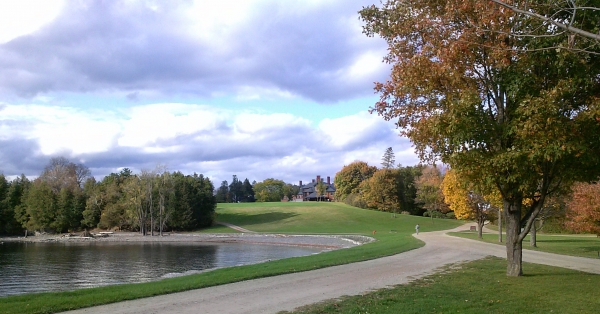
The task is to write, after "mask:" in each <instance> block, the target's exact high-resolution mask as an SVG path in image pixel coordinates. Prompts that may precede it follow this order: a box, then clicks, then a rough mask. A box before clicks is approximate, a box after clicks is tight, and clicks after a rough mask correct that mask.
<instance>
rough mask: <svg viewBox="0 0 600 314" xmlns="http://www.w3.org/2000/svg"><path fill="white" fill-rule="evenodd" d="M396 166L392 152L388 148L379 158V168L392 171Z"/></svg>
mask: <svg viewBox="0 0 600 314" xmlns="http://www.w3.org/2000/svg"><path fill="white" fill-rule="evenodd" d="M395 165H396V158H395V157H394V150H393V149H392V148H391V147H388V148H387V149H386V150H385V153H384V154H383V157H382V158H381V167H382V168H383V169H392V168H394V167H395Z"/></svg>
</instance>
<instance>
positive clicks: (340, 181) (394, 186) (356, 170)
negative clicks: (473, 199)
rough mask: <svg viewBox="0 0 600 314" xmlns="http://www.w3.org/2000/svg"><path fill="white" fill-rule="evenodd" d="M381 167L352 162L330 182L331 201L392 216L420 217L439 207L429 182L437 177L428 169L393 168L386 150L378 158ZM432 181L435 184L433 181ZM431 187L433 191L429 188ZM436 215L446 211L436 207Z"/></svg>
mask: <svg viewBox="0 0 600 314" xmlns="http://www.w3.org/2000/svg"><path fill="white" fill-rule="evenodd" d="M381 165H382V167H381V168H377V167H376V166H370V165H369V164H368V163H366V162H364V161H355V162H352V163H351V164H349V165H346V166H344V167H343V168H342V169H341V170H340V171H339V172H338V173H337V174H336V175H335V179H334V183H335V188H336V193H335V198H336V200H338V201H341V202H345V203H346V204H349V205H352V206H355V207H360V208H370V209H376V210H381V211H387V212H392V213H407V214H411V215H419V216H420V215H423V213H424V212H426V211H427V210H428V209H429V208H434V207H435V206H436V205H440V204H443V200H442V202H439V201H438V199H437V198H436V197H435V196H436V195H438V194H440V193H438V189H439V185H438V186H437V188H438V189H436V188H435V182H432V180H431V179H433V178H434V177H436V176H438V177H439V178H440V179H439V181H440V182H441V173H439V170H437V168H436V171H437V172H435V171H434V175H432V176H430V175H429V173H431V172H432V171H433V170H431V169H429V168H428V167H421V166H408V167H402V166H400V165H399V166H398V167H396V166H395V158H394V152H393V150H392V148H391V147H390V148H388V149H387V150H386V151H385V154H384V155H383V158H382V163H381ZM433 181H435V180H433ZM432 184H433V186H434V188H429V187H430V186H431V185H432ZM437 207H439V208H437V210H438V211H447V210H446V207H444V206H437Z"/></svg>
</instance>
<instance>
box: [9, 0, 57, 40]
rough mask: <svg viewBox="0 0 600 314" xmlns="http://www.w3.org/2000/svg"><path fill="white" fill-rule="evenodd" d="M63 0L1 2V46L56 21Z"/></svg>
mask: <svg viewBox="0 0 600 314" xmlns="http://www.w3.org/2000/svg"><path fill="white" fill-rule="evenodd" d="M63 5H64V1H63V0H18V1H8V0H5V1H0V44H2V43H5V42H8V41H10V40H12V39H14V38H16V37H19V36H23V35H27V34H30V33H32V32H34V31H36V30H38V29H40V28H41V27H42V26H44V25H46V24H48V23H49V22H51V21H52V20H54V19H55V18H56V17H57V15H58V14H59V13H60V11H61V9H62V7H63Z"/></svg>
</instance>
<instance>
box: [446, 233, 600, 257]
mask: <svg viewBox="0 0 600 314" xmlns="http://www.w3.org/2000/svg"><path fill="white" fill-rule="evenodd" d="M449 235H452V236H457V237H462V238H467V239H473V240H481V239H479V238H477V232H472V231H464V232H451V233H449ZM536 238H537V241H536V242H537V247H533V246H530V245H529V236H527V237H525V240H523V249H526V250H534V251H541V252H548V253H556V254H563V255H571V256H579V257H588V258H600V238H598V237H595V236H585V235H584V236H578V235H549V234H538V235H537V237H536ZM482 241H484V242H488V243H494V244H501V243H499V242H498V235H497V234H492V233H484V234H483V240H482ZM504 241H506V238H505V239H504Z"/></svg>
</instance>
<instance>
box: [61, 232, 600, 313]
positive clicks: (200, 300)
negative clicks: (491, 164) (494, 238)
mask: <svg viewBox="0 0 600 314" xmlns="http://www.w3.org/2000/svg"><path fill="white" fill-rule="evenodd" d="M468 228H469V225H464V226H461V227H459V228H456V229H454V230H451V231H461V230H466V229H468ZM446 232H448V231H447V230H446V231H439V232H426V233H420V234H419V235H415V236H416V237H417V238H419V239H421V240H423V241H425V242H426V245H425V246H424V247H422V248H419V249H416V250H412V251H409V252H405V253H402V254H398V255H394V256H389V257H384V258H379V259H376V260H371V261H365V262H360V263H353V264H347V265H341V266H335V267H329V268H324V269H319V270H314V271H307V272H302V273H297V274H288V275H282V276H276V277H270V278H262V279H256V280H250V281H244V282H238V283H232V284H227V285H222V286H217V287H211V288H205V289H198V290H192V291H187V292H181V293H174V294H170V295H163V296H157V297H151V298H145V299H139V300H133V301H126V302H120V303H115V304H109V305H104V306H98V307H94V308H88V309H82V310H77V311H72V312H68V313H111V314H119V313H140V314H141V313H144V314H148V313H277V312H278V311H283V310H287V311H291V310H293V309H294V308H296V307H299V306H302V305H306V304H312V303H316V302H319V301H323V300H326V299H332V298H337V297H340V296H343V295H356V294H361V293H364V292H367V291H370V290H375V289H381V288H385V287H390V286H394V285H398V284H403V283H407V282H409V281H411V280H414V279H416V278H420V277H422V276H424V275H427V274H430V273H433V272H435V271H436V269H438V268H439V267H442V266H444V265H447V264H450V263H457V262H464V261H471V260H476V259H480V258H483V257H485V256H488V255H493V256H498V257H505V256H506V252H505V248H504V246H501V245H495V244H488V243H483V242H478V241H474V240H469V239H462V238H456V237H451V236H448V235H446V234H445V233H446ZM523 260H524V261H526V262H532V263H539V264H546V265H553V266H559V267H565V268H571V269H577V270H583V271H587V272H591V273H596V274H600V261H599V260H597V259H588V258H578V257H571V256H564V255H557V254H550V253H542V252H535V251H529V250H524V251H523ZM525 271H526V270H525Z"/></svg>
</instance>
